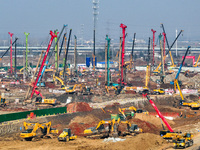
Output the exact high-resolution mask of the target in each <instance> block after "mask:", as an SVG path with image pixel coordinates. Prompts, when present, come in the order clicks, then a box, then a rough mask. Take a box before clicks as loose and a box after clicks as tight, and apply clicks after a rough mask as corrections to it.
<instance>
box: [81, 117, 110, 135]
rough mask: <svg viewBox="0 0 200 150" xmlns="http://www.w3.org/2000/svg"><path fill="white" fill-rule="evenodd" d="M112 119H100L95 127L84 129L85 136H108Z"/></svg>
mask: <svg viewBox="0 0 200 150" xmlns="http://www.w3.org/2000/svg"><path fill="white" fill-rule="evenodd" d="M111 126H112V120H101V121H100V122H99V123H98V125H97V126H96V127H90V128H88V129H85V130H84V134H85V137H87V138H102V137H108V136H109V133H110V131H111Z"/></svg>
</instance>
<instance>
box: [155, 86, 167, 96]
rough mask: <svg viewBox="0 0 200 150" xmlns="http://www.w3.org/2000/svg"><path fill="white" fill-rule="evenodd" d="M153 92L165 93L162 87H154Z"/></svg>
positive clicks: (157, 93)
mask: <svg viewBox="0 0 200 150" xmlns="http://www.w3.org/2000/svg"><path fill="white" fill-rule="evenodd" d="M153 94H156V95H161V94H165V90H164V89H163V88H159V89H154V90H153Z"/></svg>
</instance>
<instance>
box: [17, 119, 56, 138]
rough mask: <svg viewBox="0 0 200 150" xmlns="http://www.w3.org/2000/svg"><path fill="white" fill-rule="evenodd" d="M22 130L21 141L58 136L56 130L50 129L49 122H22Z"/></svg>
mask: <svg viewBox="0 0 200 150" xmlns="http://www.w3.org/2000/svg"><path fill="white" fill-rule="evenodd" d="M23 125H24V130H25V131H23V132H22V133H20V137H21V138H22V140H26V141H34V140H36V139H39V138H42V137H51V138H52V137H53V136H54V135H56V134H58V130H57V129H54V128H51V122H48V123H42V124H40V123H38V122H36V123H27V122H24V123H23Z"/></svg>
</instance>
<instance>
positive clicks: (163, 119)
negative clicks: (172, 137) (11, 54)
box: [143, 94, 174, 132]
mask: <svg viewBox="0 0 200 150" xmlns="http://www.w3.org/2000/svg"><path fill="white" fill-rule="evenodd" d="M143 96H145V97H146V98H147V99H148V100H149V102H150V103H151V105H152V106H153V108H154V109H155V111H156V112H157V114H158V116H159V117H160V118H161V119H162V121H163V122H164V123H165V125H166V126H167V128H168V129H169V131H170V132H174V130H173V129H172V128H171V126H170V125H169V123H168V122H167V121H166V119H165V117H163V115H162V114H161V112H160V111H159V110H158V108H157V107H156V105H155V104H154V102H153V101H152V100H151V99H150V97H149V96H148V95H147V94H143Z"/></svg>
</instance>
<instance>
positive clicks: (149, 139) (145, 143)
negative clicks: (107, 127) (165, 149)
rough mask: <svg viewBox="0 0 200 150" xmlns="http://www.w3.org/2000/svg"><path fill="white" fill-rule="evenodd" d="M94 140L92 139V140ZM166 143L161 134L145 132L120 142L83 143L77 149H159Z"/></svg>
mask: <svg viewBox="0 0 200 150" xmlns="http://www.w3.org/2000/svg"><path fill="white" fill-rule="evenodd" d="M91 142H92V141H91ZM164 143H166V141H165V140H164V139H162V138H161V137H160V136H159V135H155V134H152V133H143V134H139V135H137V136H135V137H132V138H126V140H125V141H120V142H115V143H112V142H109V143H107V142H106V143H105V142H103V143H102V144H101V145H92V144H90V145H81V146H78V148H77V149H84V150H86V149H87V150H92V149H101V150H107V149H110V150H122V149H131V150H132V149H133V150H134V149H136V150H158V149H160V147H161V146H162V144H164Z"/></svg>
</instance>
